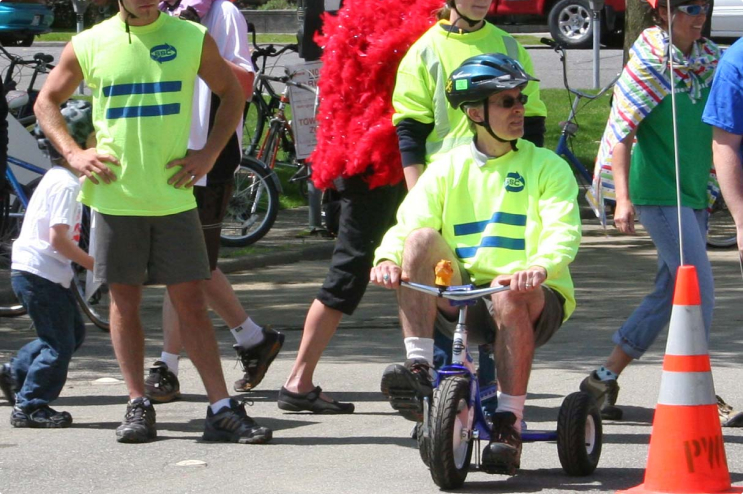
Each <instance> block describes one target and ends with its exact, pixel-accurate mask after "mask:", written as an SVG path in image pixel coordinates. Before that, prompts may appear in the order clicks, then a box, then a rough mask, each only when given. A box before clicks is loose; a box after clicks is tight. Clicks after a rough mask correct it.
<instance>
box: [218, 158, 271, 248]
mask: <svg viewBox="0 0 743 494" xmlns="http://www.w3.org/2000/svg"><path fill="white" fill-rule="evenodd" d="M272 173H273V171H272V170H270V169H269V168H268V167H267V166H266V165H264V164H262V163H260V162H259V161H258V160H255V159H253V158H247V157H244V158H243V160H242V162H241V163H240V167H239V168H238V170H237V171H236V172H235V189H234V191H233V193H232V197H231V198H230V201H229V203H228V204H227V212H226V213H225V216H224V219H223V220H222V233H221V235H220V238H221V241H222V245H224V246H225V247H245V246H247V245H250V244H253V243H255V242H257V241H258V240H260V239H262V238H263V237H264V236H265V235H266V233H268V231H269V230H271V227H272V226H273V224H274V222H275V221H276V216H277V215H278V213H279V191H278V189H277V187H276V184H275V183H274V179H273V177H271V174H272Z"/></svg>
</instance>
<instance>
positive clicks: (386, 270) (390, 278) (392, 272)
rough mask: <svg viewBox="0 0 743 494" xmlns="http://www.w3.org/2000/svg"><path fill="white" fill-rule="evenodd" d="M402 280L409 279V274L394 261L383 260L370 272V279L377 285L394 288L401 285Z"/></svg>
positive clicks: (389, 288)
mask: <svg viewBox="0 0 743 494" xmlns="http://www.w3.org/2000/svg"><path fill="white" fill-rule="evenodd" d="M400 280H405V281H407V280H408V276H407V275H406V274H404V273H403V272H402V268H401V267H400V266H398V265H397V264H395V263H394V262H392V261H382V262H380V263H379V264H377V265H376V266H374V267H373V268H371V273H370V274H369V281H371V282H372V283H374V284H375V285H379V286H381V287H384V288H387V289H388V290H394V289H395V288H397V287H398V286H400Z"/></svg>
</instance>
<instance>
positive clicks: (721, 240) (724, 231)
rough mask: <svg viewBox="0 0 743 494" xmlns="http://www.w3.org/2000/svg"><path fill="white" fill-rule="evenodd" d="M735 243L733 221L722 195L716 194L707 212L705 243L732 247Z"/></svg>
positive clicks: (720, 246) (719, 246)
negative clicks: (710, 208)
mask: <svg viewBox="0 0 743 494" xmlns="http://www.w3.org/2000/svg"><path fill="white" fill-rule="evenodd" d="M736 243H737V239H736V230H735V221H734V220H733V215H732V214H730V210H729V209H728V206H727V204H725V200H724V199H723V198H722V195H720V196H718V197H717V199H716V200H715V203H714V204H713V205H712V211H710V213H709V224H708V228H707V245H709V246H710V247H717V248H724V247H732V246H733V245H735V244H736Z"/></svg>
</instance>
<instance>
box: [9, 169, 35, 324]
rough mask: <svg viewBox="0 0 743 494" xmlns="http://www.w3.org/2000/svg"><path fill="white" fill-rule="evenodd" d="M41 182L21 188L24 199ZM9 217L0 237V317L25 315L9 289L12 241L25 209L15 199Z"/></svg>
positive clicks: (23, 309)
mask: <svg viewBox="0 0 743 494" xmlns="http://www.w3.org/2000/svg"><path fill="white" fill-rule="evenodd" d="M39 182H41V177H38V178H35V179H34V180H32V181H31V182H29V183H28V184H26V185H24V186H23V191H24V192H25V194H26V197H28V198H29V199H31V196H32V195H33V193H34V191H35V190H36V187H37V186H38V185H39ZM9 212H10V215H9V216H7V217H5V218H4V219H3V228H2V234H1V235H0V286H2V290H0V317H16V316H22V315H24V314H25V313H26V308H25V307H23V305H21V303H20V302H18V299H17V298H16V296H15V294H14V293H13V290H12V289H11V287H10V266H11V254H12V250H13V241H15V239H17V238H18V235H19V234H20V233H21V225H22V224H23V215H24V213H25V212H26V207H25V206H24V205H23V203H22V202H21V200H20V199H19V198H18V197H16V198H15V199H14V200H13V203H12V204H11V206H10V208H9Z"/></svg>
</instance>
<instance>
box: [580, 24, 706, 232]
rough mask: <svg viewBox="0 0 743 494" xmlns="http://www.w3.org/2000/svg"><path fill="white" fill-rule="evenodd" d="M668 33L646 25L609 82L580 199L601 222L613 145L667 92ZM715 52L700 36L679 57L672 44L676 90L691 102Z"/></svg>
mask: <svg viewBox="0 0 743 494" xmlns="http://www.w3.org/2000/svg"><path fill="white" fill-rule="evenodd" d="M668 56H669V43H668V34H667V33H666V32H665V31H664V30H663V29H661V28H660V27H658V26H654V27H651V28H648V29H646V30H645V31H643V32H642V34H640V36H639V37H638V38H637V41H635V43H634V44H633V45H632V48H631V49H630V59H629V62H627V65H626V66H625V67H624V70H623V71H622V75H621V77H620V78H619V80H618V81H617V84H616V86H614V99H613V103H612V107H611V114H610V115H609V121H608V122H607V123H606V129H605V130H604V135H603V137H602V138H601V147H600V148H599V153H598V156H597V157H596V166H595V168H594V176H593V185H592V187H591V190H590V191H589V192H588V194H587V195H586V197H587V198H588V200H589V203H590V204H591V205H592V206H593V209H594V212H595V213H596V216H598V217H599V218H600V219H601V221H602V223H604V224H606V217H605V213H604V207H603V206H604V201H605V200H611V201H614V200H615V195H614V180H613V176H612V172H611V159H612V152H613V151H614V147H615V146H616V145H617V144H618V143H619V142H620V141H621V140H623V139H624V138H625V137H627V135H629V134H630V133H631V132H632V131H634V130H635V129H637V126H638V125H640V122H642V119H643V118H645V117H646V116H647V115H648V114H649V113H650V112H651V111H653V109H654V108H655V107H656V106H657V105H658V104H659V103H660V102H661V101H662V100H663V98H665V97H666V96H667V95H669V94H670V92H671V82H670V80H669V77H668ZM720 56H721V51H720V48H719V47H718V46H717V45H716V44H715V43H713V42H711V41H709V40H707V39H706V38H702V39H700V40H699V41H696V42H694V45H693V46H692V50H691V54H690V55H689V57H688V58H687V57H685V56H684V54H683V53H682V52H681V51H680V50H679V49H678V48H676V47H675V46H674V47H673V64H674V75H673V77H674V82H675V84H676V93H686V94H687V95H688V97H689V98H691V100H692V101H695V102H696V101H698V100H699V99H700V98H701V97H702V89H703V88H706V87H708V86H710V85H711V84H712V77H713V75H714V73H715V68H717V62H718V61H719V59H720ZM707 192H708V197H709V200H710V203H709V204H710V206H711V205H712V203H713V202H714V201H715V198H716V197H717V196H718V195H719V194H720V189H719V186H718V184H717V178H716V176H715V170H714V168H713V167H712V165H711V164H710V181H709V184H708V186H707Z"/></svg>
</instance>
